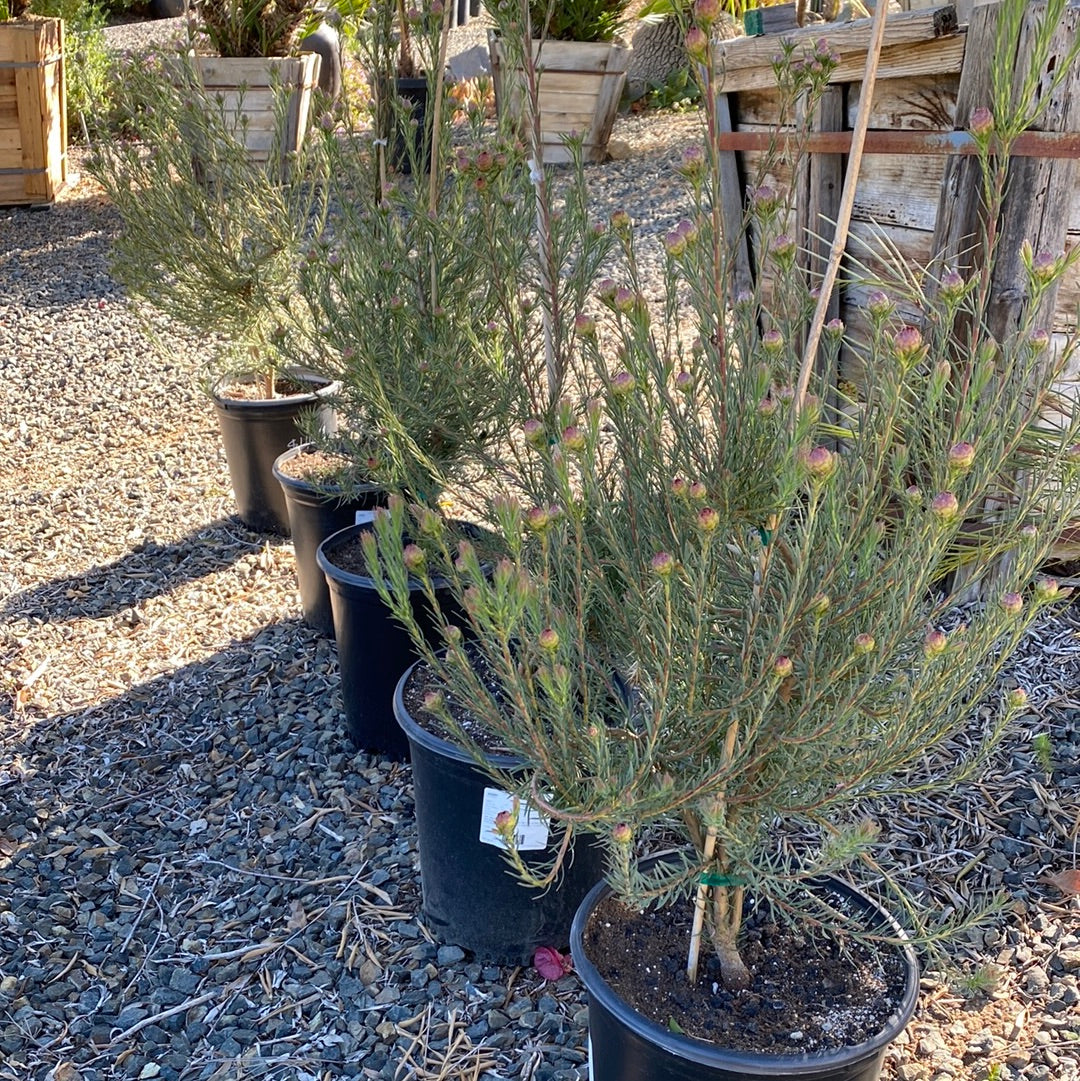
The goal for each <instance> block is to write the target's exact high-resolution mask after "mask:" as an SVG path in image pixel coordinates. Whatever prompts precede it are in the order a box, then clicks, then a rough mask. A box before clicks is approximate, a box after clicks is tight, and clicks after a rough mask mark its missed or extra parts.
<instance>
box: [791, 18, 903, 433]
mask: <svg viewBox="0 0 1080 1081" xmlns="http://www.w3.org/2000/svg"><path fill="white" fill-rule="evenodd" d="M888 8H889V5H888V4H887V3H886V0H878V3H877V6H876V7H875V8H874V22H873V25H872V26H871V28H870V45H869V47H868V48H867V51H866V67H865V69H864V73H863V82H862V92H861V97H860V100H859V113H858V116H857V117H856V118H855V128H854V130H853V131H852V133H851V153H850V154H849V156H848V164H847V175H846V176H845V177H844V193H843V196H842V197H841V200H840V211H839V214H838V215H837V221H836V233H835V235H834V236H833V242H832V250H831V251H830V252H829V262H828V265H827V266H826V267H825V275H824V277H823V278H822V281H821V292H820V293H819V294H818V300H817V307H816V308H815V309H814V318H813V320H812V321H811V323H810V332H809V334H808V335H807V338H806V348H805V350H804V351H803V357H802V365H801V367H800V368H799V381H798V383H797V384H796V386H795V399H794V402H793V403H792V405H793V408H792V411H791V416H792V420H793V421H794V419H795V418H796V417H798V415H799V414H800V413H801V412H802V408H803V406H804V405H805V404H806V391H807V388H808V387H809V385H810V373H811V372H812V371H813V370H814V360H815V358H816V357H817V351H818V344H819V343H820V341H821V332H822V330H823V329H824V326H825V316H826V315H827V313H828V310H829V297H830V296H831V295H832V291H833V287H834V286H835V285H836V276H837V274H839V272H840V261H841V259H843V257H844V249H845V248H846V247H847V238H848V230H849V228H850V226H851V212H852V210H853V209H854V207H855V185H856V183H857V182H858V179H859V167H860V166H861V164H862V155H863V144H864V143H865V142H866V129H867V128H868V127H869V126H870V106H871V105H872V104H873V97H874V84H875V82H876V81H877V71H878V61H879V60H880V59H881V43H882V40H883V39H884V37H885V19H886V17H887V14H888Z"/></svg>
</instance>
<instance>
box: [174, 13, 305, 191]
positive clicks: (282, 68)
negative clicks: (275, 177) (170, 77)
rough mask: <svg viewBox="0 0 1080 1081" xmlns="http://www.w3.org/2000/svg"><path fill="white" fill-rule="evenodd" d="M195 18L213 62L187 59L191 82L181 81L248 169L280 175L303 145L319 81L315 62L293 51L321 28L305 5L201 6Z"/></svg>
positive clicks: (200, 57) (196, 57) (203, 58)
mask: <svg viewBox="0 0 1080 1081" xmlns="http://www.w3.org/2000/svg"><path fill="white" fill-rule="evenodd" d="M197 12H198V19H197V22H196V24H195V25H196V27H197V30H198V32H199V34H200V35H201V37H202V39H203V40H205V43H206V45H207V46H208V47H209V49H210V50H211V52H212V53H213V55H204V54H201V53H199V52H198V51H194V53H193V58H192V68H191V72H193V74H194V77H195V78H194V80H190V81H189V80H188V79H187V78H184V79H183V81H184V82H185V83H189V88H191V87H197V88H201V90H202V94H203V95H205V101H206V104H207V107H209V108H212V109H215V110H217V111H218V112H220V114H221V116H222V118H223V120H224V121H225V122H226V123H227V125H228V127H229V129H230V130H231V131H233V132H235V133H236V134H237V135H238V137H239V138H240V141H241V142H242V143H243V145H244V146H245V147H246V148H247V151H248V153H249V154H251V156H252V158H253V159H254V160H255V161H258V162H271V163H273V164H274V166H275V168H276V169H277V170H281V171H284V170H285V169H286V168H287V164H288V158H289V156H290V155H292V154H295V153H296V151H297V150H298V149H299V148H300V146H301V144H302V143H303V141H304V137H305V135H306V133H307V127H308V118H309V116H310V113H311V99H312V92H313V90H314V89H315V87H316V86H317V84H318V80H319V70H320V64H321V58H320V56H319V55H318V53H315V52H303V51H301V50H302V48H303V44H302V43H303V39H304V38H305V37H306V36H307V35H309V34H310V33H312V32H313V31H314V30H315V28H316V27H317V26H318V25H319V23H320V22H321V16H320V14H319V13H318V11H317V10H316V7H315V4H314V2H313V0H201V2H200V4H199V6H198V9H197ZM193 44H195V45H200V44H201V41H200V40H199V39H196V41H195V42H193ZM187 74H188V69H187V68H182V69H181V75H182V76H186V75H187Z"/></svg>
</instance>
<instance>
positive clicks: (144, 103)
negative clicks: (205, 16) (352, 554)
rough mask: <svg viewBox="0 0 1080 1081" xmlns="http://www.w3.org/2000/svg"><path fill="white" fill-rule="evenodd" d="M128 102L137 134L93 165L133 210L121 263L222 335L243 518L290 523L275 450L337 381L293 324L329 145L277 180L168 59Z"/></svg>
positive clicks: (102, 151)
mask: <svg viewBox="0 0 1080 1081" xmlns="http://www.w3.org/2000/svg"><path fill="white" fill-rule="evenodd" d="M125 102H126V105H127V107H128V109H127V111H128V114H129V119H128V123H129V125H130V127H131V130H132V131H133V133H134V135H135V138H134V139H132V140H124V141H112V142H108V143H102V144H99V145H98V146H97V147H96V148H95V152H94V154H93V156H92V157H91V159H90V160H89V161H88V163H87V169H88V171H89V172H90V173H91V174H92V175H93V176H94V177H95V178H96V179H97V180H98V181H99V182H100V183H101V184H102V185H103V187H104V188H105V191H106V193H107V195H108V196H109V198H110V199H111V200H112V202H113V203H114V204H115V205H116V207H117V210H118V211H119V213H120V216H121V219H122V221H123V229H122V231H121V232H120V234H119V236H118V237H117V238H116V240H115V243H114V248H113V256H112V267H113V272H114V274H115V275H116V277H117V278H118V279H119V280H120V281H121V282H122V283H123V284H124V285H125V286H126V287H127V290H128V292H129V294H130V295H131V297H132V298H133V299H134V300H135V301H136V302H138V303H139V304H141V305H143V306H145V307H147V308H148V309H153V310H155V311H157V312H159V313H162V314H164V315H165V316H167V317H169V318H170V319H172V320H173V321H175V322H176V323H177V324H178V325H181V326H184V327H187V328H188V329H189V330H191V331H193V332H195V333H196V334H199V335H201V336H203V337H204V338H206V339H207V340H208V341H209V342H217V343H218V348H217V350H216V352H215V356H214V360H213V363H212V365H211V367H210V369H209V370H208V373H207V375H206V378H205V385H206V389H207V391H208V393H209V394H210V396H211V397H212V399H213V401H214V403H215V407H216V408H217V411H218V417H219V421H220V423H221V429H222V436H223V439H224V442H225V449H226V457H227V459H228V464H229V473H230V476H231V478H232V481H233V488H234V492H235V495H236V498H237V505H238V508H239V511H240V516H241V518H242V519H243V520H244V522H245V523H246V524H248V525H249V526H250V527H251V528H253V529H257V530H268V531H272V532H278V533H283V534H287V533H288V528H289V527H288V515H287V510H286V506H285V501H284V496H283V494H282V491H281V487H280V485H279V484H278V482H277V480H276V479H275V477H274V474H273V463H274V460H275V459H276V458H277V456H278V455H279V454H281V453H282V452H283V451H284V450H286V449H287V448H288V446H289V445H290V444H291V443H294V442H299V441H301V440H302V439H303V438H304V430H303V429H302V428H301V426H300V421H301V420H302V419H303V417H304V416H305V415H306V414H310V413H313V412H318V413H319V414H320V416H321V420H320V423H323V424H326V423H330V420H329V414H328V413H327V412H326V410H325V408H323V406H322V403H323V402H324V401H325V398H326V394H327V392H328V391H329V389H330V387H331V380H330V379H328V378H327V377H326V376H324V375H322V374H321V373H317V372H315V371H313V370H312V369H311V367H310V365H309V364H307V363H305V358H304V354H303V352H302V349H301V348H300V347H299V346H298V340H299V339H298V338H297V336H296V335H295V334H292V333H290V332H289V331H288V328H289V327H290V325H291V324H290V322H289V316H288V311H289V306H290V300H291V298H292V296H293V293H294V291H295V285H296V276H297V267H298V264H299V260H300V257H301V252H302V251H303V250H304V248H305V246H306V245H307V244H308V243H310V236H311V235H312V233H318V231H319V229H320V228H321V221H322V217H323V215H324V212H325V207H324V204H323V203H322V202H320V200H321V198H322V196H323V194H324V189H323V188H321V187H320V186H319V185H318V184H315V183H313V182H312V181H313V178H315V177H316V176H317V175H318V169H319V165H318V159H317V153H316V152H317V150H318V144H313V146H312V147H311V148H310V150H305V151H304V152H303V153H302V154H301V155H299V156H298V157H296V158H295V159H294V168H293V169H292V170H291V171H290V174H289V176H288V177H286V178H284V179H279V178H277V177H275V176H273V175H271V172H268V171H267V170H266V169H265V168H263V167H262V166H261V165H259V164H258V163H257V162H254V161H253V160H252V159H251V157H250V156H249V155H248V153H247V150H246V148H245V146H244V145H243V143H242V142H241V141H240V139H239V138H238V137H237V135H236V134H235V133H234V132H233V131H232V130H231V127H230V125H229V123H228V121H227V119H226V118H225V117H224V116H223V115H222V114H221V113H220V112H217V111H214V110H208V109H206V108H204V107H203V103H202V102H200V101H199V100H197V99H193V98H191V97H189V96H188V95H187V94H185V92H184V90H183V89H182V87H180V86H179V85H177V83H176V82H174V81H173V80H170V79H168V78H164V77H163V73H162V71H161V70H159V69H158V68H156V67H154V68H152V69H143V68H142V67H137V66H133V67H132V68H131V69H130V70H129V71H128V72H127V75H126V78H125ZM193 145H197V146H198V147H199V154H198V156H193V154H192V153H191V147H192V146H193Z"/></svg>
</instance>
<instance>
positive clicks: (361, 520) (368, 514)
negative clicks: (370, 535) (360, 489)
mask: <svg viewBox="0 0 1080 1081" xmlns="http://www.w3.org/2000/svg"><path fill="white" fill-rule="evenodd" d="M374 521H375V512H374V511H373V510H358V511H357V512H356V522H355V523H354V524H355V525H371V523H372V522H374Z"/></svg>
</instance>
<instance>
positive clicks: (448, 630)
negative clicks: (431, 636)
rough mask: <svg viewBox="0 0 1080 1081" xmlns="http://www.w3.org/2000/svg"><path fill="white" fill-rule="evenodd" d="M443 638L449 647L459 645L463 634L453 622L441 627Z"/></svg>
mask: <svg viewBox="0 0 1080 1081" xmlns="http://www.w3.org/2000/svg"><path fill="white" fill-rule="evenodd" d="M442 633H443V638H444V639H445V641H446V644H447V645H448V646H450V647H454V646H459V645H461V640H462V638H463V637H464V635H463V634H462V632H461V628H460V627H457V626H455V625H454V624H453V623H451V624H449V625H448V626H446V627H444V628H443V632H442Z"/></svg>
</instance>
